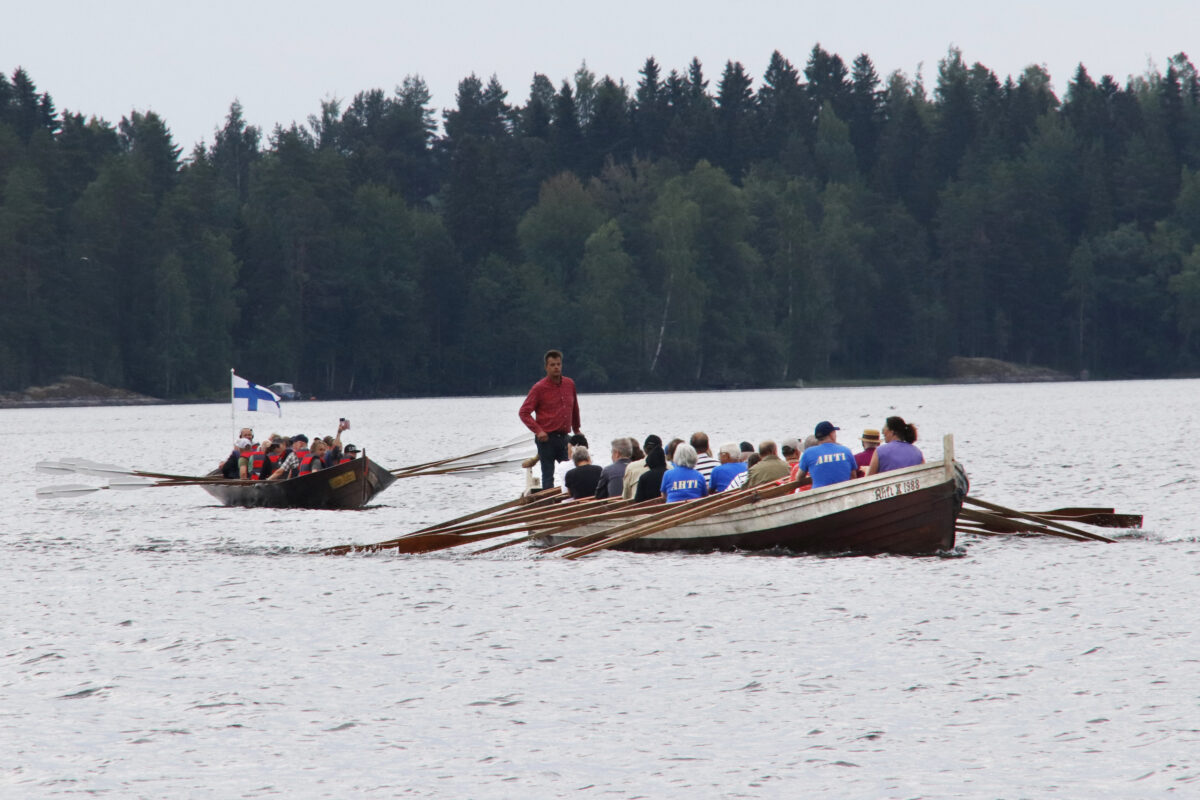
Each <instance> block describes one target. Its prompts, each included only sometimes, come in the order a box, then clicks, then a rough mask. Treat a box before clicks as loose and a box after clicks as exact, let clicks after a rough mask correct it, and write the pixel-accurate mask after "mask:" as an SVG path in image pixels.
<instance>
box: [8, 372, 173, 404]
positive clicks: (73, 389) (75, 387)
mask: <svg viewBox="0 0 1200 800" xmlns="http://www.w3.org/2000/svg"><path fill="white" fill-rule="evenodd" d="M166 402H167V401H166V400H160V399H158V398H157V397H147V396H146V395H144V394H138V393H137V392H131V391H128V390H126V389H114V388H113V387H111V386H105V385H104V384H102V383H97V382H96V381H93V380H88V379H87V378H79V377H76V376H74V375H64V376H63V377H62V378H59V380H58V382H57V383H52V384H50V385H49V386H31V387H30V388H28V389H26V390H25V391H23V392H0V408H46V407H55V406H64V407H66V406H144V405H160V404H163V403H166Z"/></svg>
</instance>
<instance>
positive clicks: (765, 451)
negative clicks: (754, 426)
mask: <svg viewBox="0 0 1200 800" xmlns="http://www.w3.org/2000/svg"><path fill="white" fill-rule="evenodd" d="M777 452H778V451H776V449H775V443H774V442H772V441H771V440H770V439H767V440H766V441H765V442H759V443H758V454H759V455H760V456H773V455H776V453H777Z"/></svg>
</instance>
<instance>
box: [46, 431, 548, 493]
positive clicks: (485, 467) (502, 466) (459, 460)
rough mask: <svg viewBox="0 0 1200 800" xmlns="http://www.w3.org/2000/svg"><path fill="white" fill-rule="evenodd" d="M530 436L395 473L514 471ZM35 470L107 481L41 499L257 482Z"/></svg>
mask: <svg viewBox="0 0 1200 800" xmlns="http://www.w3.org/2000/svg"><path fill="white" fill-rule="evenodd" d="M529 441H530V435H529V434H522V435H521V436H520V437H518V438H516V439H513V440H512V441H509V442H505V443H504V444H501V445H495V446H491V447H485V448H482V449H479V450H476V451H474V452H471V453H466V454H464V455H460V456H451V457H448V458H443V459H439V460H436V461H429V462H426V463H423V464H413V465H410V466H407V467H400V468H399V469H394V470H392V471H391V472H392V474H393V475H395V476H396V477H397V478H413V477H417V476H425V475H478V474H483V473H488V472H503V471H508V470H511V469H513V468H514V467H515V466H516V465H517V464H519V463H520V462H521V459H520V458H516V459H509V458H503V457H501V456H502V454H503V453H504V452H505V451H507V450H511V449H512V448H514V447H517V446H519V445H522V444H528V442H529ZM35 468H36V469H37V471H38V472H45V473H49V474H52V475H87V476H90V477H97V478H103V479H104V480H105V483H104V484H102V485H100V486H93V485H88V484H82V483H68V484H60V485H56V486H43V487H41V488H39V489H37V490H36V492H35V494H36V495H37V497H39V498H40V499H43V500H45V499H51V498H61V497H77V496H80V495H85V494H91V493H93V492H101V491H111V490H116V491H124V490H130V489H148V488H152V487H164V486H212V485H218V486H242V485H245V484H251V483H255V481H249V480H242V479H240V478H224V477H222V476H220V475H172V474H169V473H163V472H150V471H148V470H141V469H131V468H127V467H120V466H117V465H115V464H102V463H99V462H96V461H91V460H89V459H86V458H63V459H60V460H58V461H39V462H38V463H37V464H36V465H35Z"/></svg>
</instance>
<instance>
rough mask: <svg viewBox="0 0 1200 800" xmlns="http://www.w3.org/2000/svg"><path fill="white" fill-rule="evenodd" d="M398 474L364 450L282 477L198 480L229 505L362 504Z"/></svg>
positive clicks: (335, 506) (389, 483)
mask: <svg viewBox="0 0 1200 800" xmlns="http://www.w3.org/2000/svg"><path fill="white" fill-rule="evenodd" d="M395 480H396V476H395V475H393V474H392V473H390V472H388V471H387V470H386V469H384V468H383V467H381V466H379V465H378V464H376V463H375V462H374V461H372V460H370V459H369V458H367V456H366V453H363V454H362V455H361V456H359V457H358V458H356V459H354V460H353V461H347V462H346V463H344V464H335V465H333V466H332V467H327V468H325V469H322V470H318V471H317V472H310V473H308V474H307V475H299V476H297V477H295V478H288V479H287V480H282V481H239V482H228V483H217V484H213V485H205V484H199V485H200V486H201V487H202V488H203V489H204V491H206V492H208V493H209V494H211V495H212V496H213V497H215V498H217V499H218V500H220V501H221V502H222V503H223V504H224V505H227V506H243V507H246V508H362V507H363V506H365V505H366V504H367V503H369V502H371V499H372V498H374V497H375V495H377V494H379V493H380V492H382V491H383V490H384V489H386V488H387V487H389V486H391V485H392V483H393V482H394V481H395Z"/></svg>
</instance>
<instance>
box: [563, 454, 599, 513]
mask: <svg viewBox="0 0 1200 800" xmlns="http://www.w3.org/2000/svg"><path fill="white" fill-rule="evenodd" d="M571 463H573V464H574V465H575V467H574V468H573V469H569V470H567V473H566V474H565V475H564V476H563V481H562V483H563V487H565V488H566V490H567V494H569V495H570V496H571V499H572V500H583V499H584V498H588V497H595V496H596V486H597V485H598V484H599V483H600V474H601V473H602V472H604V468H603V467H601V466H600V465H599V464H593V463H592V454H591V453H589V452H588V449H587V448H586V447H584V446H583V445H575V446H574V447H572V448H571Z"/></svg>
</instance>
